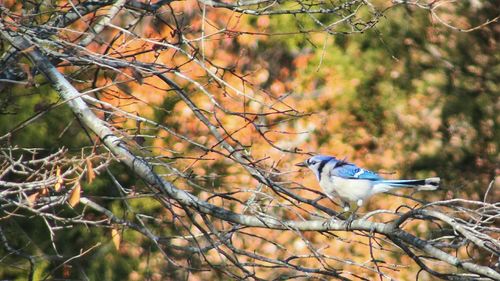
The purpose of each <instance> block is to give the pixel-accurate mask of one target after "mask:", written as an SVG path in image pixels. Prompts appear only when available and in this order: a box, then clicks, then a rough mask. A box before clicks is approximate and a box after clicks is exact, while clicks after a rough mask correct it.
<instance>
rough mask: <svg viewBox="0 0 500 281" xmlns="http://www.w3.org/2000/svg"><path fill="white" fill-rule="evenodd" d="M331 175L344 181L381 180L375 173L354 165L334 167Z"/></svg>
mask: <svg viewBox="0 0 500 281" xmlns="http://www.w3.org/2000/svg"><path fill="white" fill-rule="evenodd" d="M331 175H333V176H337V177H341V178H346V179H364V180H372V181H376V180H382V179H383V178H382V177H381V176H379V175H378V174H377V173H374V172H372V171H369V170H365V169H363V168H360V167H358V166H356V165H354V164H350V163H349V164H345V165H342V166H339V167H335V168H334V169H333V170H332V172H331Z"/></svg>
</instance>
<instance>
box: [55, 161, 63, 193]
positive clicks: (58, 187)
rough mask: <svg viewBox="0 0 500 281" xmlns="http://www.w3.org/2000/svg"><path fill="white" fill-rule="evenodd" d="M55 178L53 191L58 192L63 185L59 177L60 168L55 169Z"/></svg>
mask: <svg viewBox="0 0 500 281" xmlns="http://www.w3.org/2000/svg"><path fill="white" fill-rule="evenodd" d="M56 178H57V181H56V184H55V185H54V190H55V191H59V190H60V189H61V187H62V184H63V179H62V177H61V168H59V167H57V169H56Z"/></svg>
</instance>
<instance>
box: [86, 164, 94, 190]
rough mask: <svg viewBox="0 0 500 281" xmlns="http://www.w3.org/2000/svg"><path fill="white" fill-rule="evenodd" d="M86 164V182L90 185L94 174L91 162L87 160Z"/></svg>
mask: <svg viewBox="0 0 500 281" xmlns="http://www.w3.org/2000/svg"><path fill="white" fill-rule="evenodd" d="M86 162H87V182H88V183H89V184H90V183H92V182H93V181H94V179H95V173H94V169H93V166H92V161H90V159H89V158H87V160H86Z"/></svg>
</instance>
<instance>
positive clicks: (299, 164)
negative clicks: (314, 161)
mask: <svg viewBox="0 0 500 281" xmlns="http://www.w3.org/2000/svg"><path fill="white" fill-rule="evenodd" d="M295 166H297V167H307V164H306V162H300V163H297V164H295Z"/></svg>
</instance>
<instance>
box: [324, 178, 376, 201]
mask: <svg viewBox="0 0 500 281" xmlns="http://www.w3.org/2000/svg"><path fill="white" fill-rule="evenodd" d="M319 185H320V186H321V188H323V190H324V191H325V192H326V193H328V194H332V195H336V196H339V197H340V198H341V199H343V200H345V201H355V202H357V201H358V200H364V199H366V198H367V197H369V196H370V195H371V191H372V182H371V181H369V180H360V179H344V178H340V177H335V176H329V177H322V178H321V181H320V183H319Z"/></svg>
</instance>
